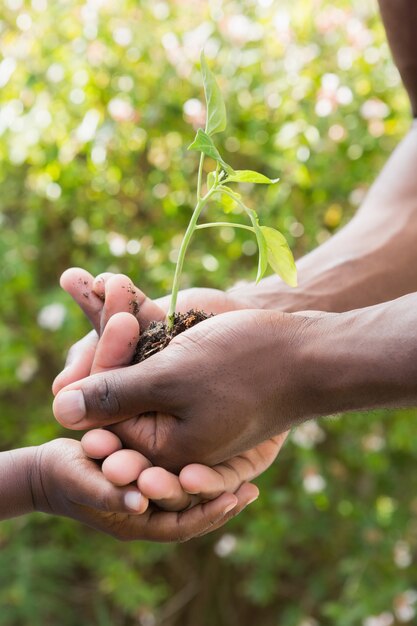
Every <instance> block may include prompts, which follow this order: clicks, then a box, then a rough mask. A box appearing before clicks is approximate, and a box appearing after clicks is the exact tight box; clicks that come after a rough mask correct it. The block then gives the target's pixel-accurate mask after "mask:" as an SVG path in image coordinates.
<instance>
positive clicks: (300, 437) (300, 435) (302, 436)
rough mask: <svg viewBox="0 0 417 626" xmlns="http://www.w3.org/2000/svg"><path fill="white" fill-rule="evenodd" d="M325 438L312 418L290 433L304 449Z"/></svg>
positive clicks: (324, 434) (295, 441)
mask: <svg viewBox="0 0 417 626" xmlns="http://www.w3.org/2000/svg"><path fill="white" fill-rule="evenodd" d="M303 232H304V231H303ZM298 236H300V235H298ZM325 438H326V433H325V432H324V430H323V429H322V428H320V426H319V425H318V424H317V422H315V421H313V420H309V421H308V422H305V423H304V424H301V425H300V426H299V427H298V428H297V429H296V430H295V431H294V432H293V434H292V440H293V442H294V443H295V444H296V445H297V446H299V447H300V448H305V449H306V450H311V448H314V446H315V445H316V444H317V443H321V442H322V441H324V440H325Z"/></svg>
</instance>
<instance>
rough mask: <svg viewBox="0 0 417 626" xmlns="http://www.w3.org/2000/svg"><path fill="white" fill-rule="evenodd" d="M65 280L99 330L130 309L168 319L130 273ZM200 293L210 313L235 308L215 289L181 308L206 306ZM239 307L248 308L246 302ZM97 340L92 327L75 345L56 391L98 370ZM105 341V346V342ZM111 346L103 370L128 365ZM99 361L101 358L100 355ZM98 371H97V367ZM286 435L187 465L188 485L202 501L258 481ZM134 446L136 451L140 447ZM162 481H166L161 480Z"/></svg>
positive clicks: (76, 274) (186, 296)
mask: <svg viewBox="0 0 417 626" xmlns="http://www.w3.org/2000/svg"><path fill="white" fill-rule="evenodd" d="M61 284H62V286H63V288H64V289H65V290H66V291H68V292H69V293H70V294H71V295H72V297H73V298H74V300H75V301H76V302H77V303H78V304H79V305H80V307H81V308H82V309H83V310H84V312H85V314H86V315H87V317H88V318H89V319H90V321H91V322H92V323H93V324H94V326H95V328H97V329H98V331H100V329H101V328H102V327H103V322H102V319H103V318H104V319H105V320H106V322H105V324H106V328H107V330H110V329H109V328H108V320H110V319H111V320H112V323H113V322H116V319H117V317H118V316H117V312H118V311H126V310H129V308H130V309H131V310H134V311H135V312H136V313H137V317H138V318H140V319H141V321H142V323H145V324H146V320H145V319H144V316H148V317H149V316H151V317H153V318H154V319H164V316H165V312H164V311H163V310H162V309H160V308H158V306H157V305H156V304H155V302H153V301H151V300H150V299H148V298H147V297H146V296H145V294H143V292H141V291H140V290H138V289H137V288H135V287H134V286H133V285H132V283H131V281H130V280H129V278H128V277H126V276H122V275H114V274H103V275H101V276H100V277H97V278H96V279H94V278H93V276H91V274H89V273H88V272H86V271H85V270H82V269H80V268H72V269H70V270H67V271H66V272H65V273H64V274H63V276H62V278H61ZM104 296H105V297H104ZM199 297H203V298H205V304H204V306H205V307H206V308H207V309H208V310H211V311H212V310H216V311H218V312H220V311H221V310H223V309H225V308H227V306H232V300H231V299H230V298H229V297H228V296H227V294H222V292H217V290H210V289H207V290H206V289H191V290H187V291H185V292H183V295H182V298H181V301H182V307H181V310H188V309H189V308H192V307H197V306H201V304H200V305H198V303H197V301H198V298H199ZM132 301H133V302H134V303H135V306H134V307H132V304H131V303H132ZM139 304H140V306H139ZM165 305H166V307H168V305H169V303H168V302H167V301H166V302H165ZM235 305H236V306H241V307H242V306H243V304H242V302H239V303H236V304H235ZM148 323H149V321H148ZM113 330H114V332H113ZM120 331H122V333H121V332H120ZM129 332H131V333H132V335H133V332H132V331H129V330H128V324H126V323H124V324H123V325H122V328H120V327H119V330H117V329H116V326H114V329H111V331H110V332H109V333H107V334H108V335H109V336H113V337H115V338H116V340H117V338H120V339H121V340H122V343H123V341H126V342H127V335H126V333H129ZM125 335H126V337H125ZM123 337H124V339H123ZM97 343H98V335H97V333H96V332H94V331H93V332H91V333H89V334H88V335H87V336H86V337H84V338H83V339H82V340H80V341H79V342H77V343H76V344H75V345H74V346H73V347H72V348H71V350H70V352H69V354H68V359H67V363H66V367H65V369H64V370H63V372H61V374H60V375H59V376H58V377H57V378H56V380H55V382H54V386H53V391H54V393H55V394H56V393H58V391H60V389H62V388H63V387H64V386H65V385H67V384H69V383H71V382H74V381H76V380H79V379H80V378H84V377H87V376H88V375H89V373H90V371H91V369H92V368H93V362H94V361H95V364H96V366H97V352H96V349H97ZM101 343H102V344H103V341H102V342H101ZM109 347H110V346H109V345H107V347H106V349H105V350H104V352H103V350H102V351H101V352H102V357H103V358H104V359H106V366H103V363H101V366H100V368H99V369H103V370H104V369H114V367H117V366H123V365H124V362H123V358H124V356H123V352H124V350H123V349H122V350H121V351H120V347H118V348H116V351H117V352H119V353H120V356H121V359H119V362H117V359H118V358H119V357H116V361H114V356H115V351H114V350H110V349H109ZM111 353H113V357H112V358H110V361H111V367H110V363H108V359H109V356H110V355H111ZM99 360H101V359H100V358H99ZM93 369H94V370H95V371H96V370H97V367H95V368H93ZM287 435H288V433H282V434H280V435H278V436H277V437H272V438H270V439H268V440H266V441H264V442H262V443H261V444H259V445H258V446H256V447H255V448H253V449H251V450H249V451H247V452H245V453H244V454H241V455H239V456H236V457H233V458H231V459H229V460H228V461H227V463H221V464H218V465H216V466H214V467H207V466H204V465H201V464H195V463H194V464H192V465H190V466H187V467H184V469H183V470H182V471H181V473H180V477H179V478H180V482H181V484H182V487H183V489H184V490H185V491H186V492H188V493H190V494H195V495H198V496H199V497H200V498H202V499H211V498H214V497H217V496H218V495H220V494H221V493H223V492H224V491H229V492H231V493H233V492H235V491H236V490H237V489H238V487H239V486H240V485H242V483H243V482H244V481H251V480H253V479H254V478H255V477H257V476H258V475H259V474H261V473H262V472H264V471H265V470H266V469H267V468H268V467H269V466H270V465H271V464H272V463H273V462H274V460H275V459H276V457H277V455H278V453H279V451H280V450H281V448H282V446H283V444H284V442H285V439H286V437H287ZM132 436H133V433H132ZM123 443H126V442H123ZM133 447H134V448H135V449H137V447H136V446H133ZM152 472H155V468H154V469H152ZM148 475H149V472H148V473H146V472H145V474H144V475H143V479H145V477H148ZM142 482H143V481H142ZM159 482H160V483H161V484H162V482H161V481H159ZM147 487H148V489H149V493H147V495H148V496H149V497H150V498H152V499H153V500H155V499H158V501H159V502H158V504H159V503H160V502H161V500H160V497H165V496H164V494H162V492H161V493H159V491H160V490H159V491H158V490H156V488H157V485H156V483H155V481H152V484H149V485H147ZM141 488H143V489H144V485H143V484H141ZM175 491H177V490H175Z"/></svg>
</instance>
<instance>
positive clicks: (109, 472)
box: [101, 449, 151, 486]
mask: <svg viewBox="0 0 417 626" xmlns="http://www.w3.org/2000/svg"><path fill="white" fill-rule="evenodd" d="M150 466H151V462H150V461H148V459H147V458H146V457H144V456H143V454H140V452H136V450H126V449H123V450H118V451H117V452H114V453H113V454H111V455H110V456H108V457H107V458H106V459H105V460H104V461H103V465H102V466H101V471H102V472H103V474H104V476H105V477H106V478H107V480H109V481H110V482H111V483H113V485H118V486H125V485H130V483H133V482H136V481H137V480H138V478H139V476H140V474H141V472H143V470H145V469H146V468H148V467H150Z"/></svg>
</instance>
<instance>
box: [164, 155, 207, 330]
mask: <svg viewBox="0 0 417 626" xmlns="http://www.w3.org/2000/svg"><path fill="white" fill-rule="evenodd" d="M203 164H204V154H201V156H200V165H199V167H198V179H197V204H196V205H195V208H194V211H193V214H192V216H191V219H190V222H189V224H188V226H187V230H186V231H185V234H184V237H183V240H182V242H181V246H180V249H179V252H178V260H177V265H176V267H175V274H174V281H173V284H172V291H171V301H170V303H169V310H168V316H167V326H168V330H172V328H173V327H174V316H175V307H176V306H177V298H178V291H179V288H180V279H181V273H182V268H183V265H184V258H185V253H186V252H187V248H188V245H189V243H190V241H191V237H192V236H193V233H194V231H195V229H196V227H197V221H198V218H199V217H200V215H201V211H202V210H203V209H204V207H205V205H206V204H207V202H208V201H209V199H210V198H211V196H212V195H213V193H214V192H215V191H216V188H215V187H213V188H212V189H210V190H209V191H208V193H206V195H205V196H204V197H203V198H202V197H201V187H202V179H203Z"/></svg>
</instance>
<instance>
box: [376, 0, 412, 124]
mask: <svg viewBox="0 0 417 626" xmlns="http://www.w3.org/2000/svg"><path fill="white" fill-rule="evenodd" d="M379 6H380V9H381V15H382V19H383V21H384V25H385V30H386V32H387V37H388V41H389V43H390V46H391V51H392V55H393V57H394V61H395V63H396V65H397V67H398V70H399V72H400V74H401V78H402V80H403V83H404V86H405V88H406V89H407V92H408V96H409V98H410V101H411V106H412V109H413V114H414V115H415V116H417V39H416V29H417V3H416V1H415V0H395V2H394V1H393V0H379Z"/></svg>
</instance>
